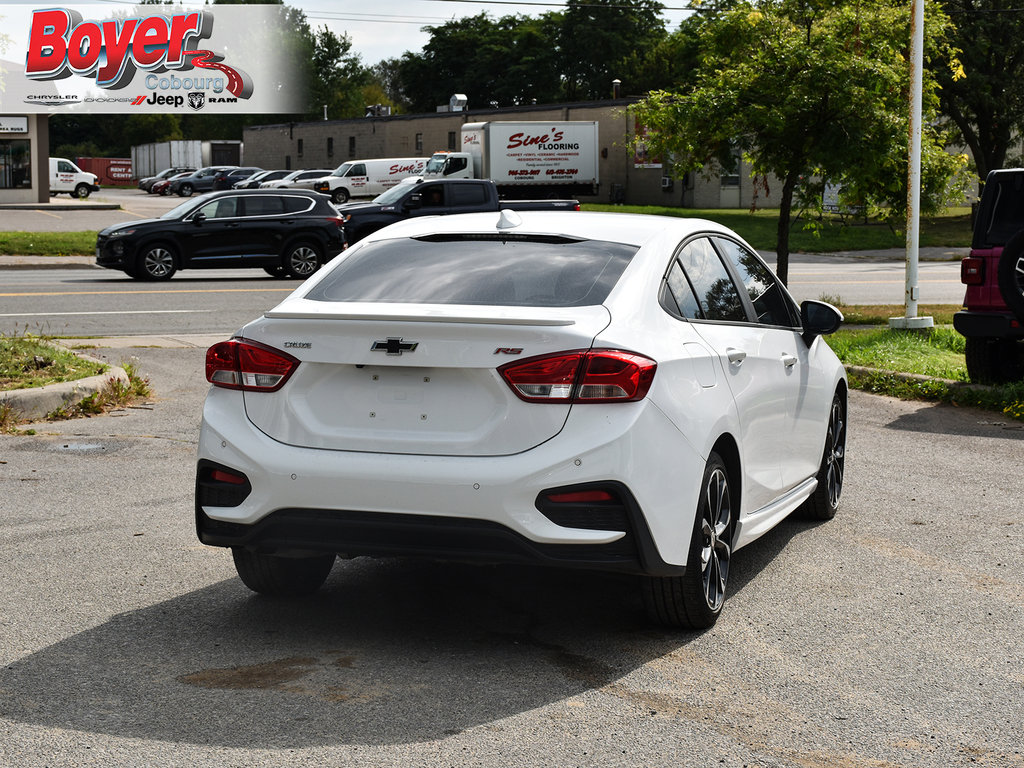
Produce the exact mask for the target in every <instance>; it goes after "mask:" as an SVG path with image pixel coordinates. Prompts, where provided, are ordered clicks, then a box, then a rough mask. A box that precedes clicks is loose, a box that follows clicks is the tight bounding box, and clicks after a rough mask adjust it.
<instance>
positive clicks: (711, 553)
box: [643, 452, 735, 629]
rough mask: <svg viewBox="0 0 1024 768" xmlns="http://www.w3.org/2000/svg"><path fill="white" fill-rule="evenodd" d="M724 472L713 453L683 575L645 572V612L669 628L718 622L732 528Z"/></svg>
mask: <svg viewBox="0 0 1024 768" xmlns="http://www.w3.org/2000/svg"><path fill="white" fill-rule="evenodd" d="M729 488H730V481H729V472H728V470H727V469H726V466H725V463H724V462H723V461H722V459H721V457H720V456H719V455H718V454H717V453H714V452H712V453H711V455H710V456H709V457H708V463H707V465H706V466H705V467H704V479H703V480H702V481H701V493H700V499H699V500H698V502H697V512H696V514H695V515H694V520H693V533H692V534H691V536H690V552H689V555H688V556H687V559H686V572H685V573H684V574H683V575H682V576H645V577H644V580H643V598H644V606H645V607H646V608H647V614H648V616H649V617H650V618H651V619H652V620H653V621H655V622H657V623H659V624H663V625H665V626H668V627H682V628H686V629H707V628H708V627H711V626H713V625H714V623H715V622H716V621H718V617H719V615H720V614H721V612H722V605H723V603H724V602H725V588H726V584H727V582H728V579H729V561H730V559H731V556H732V537H733V531H734V529H735V521H734V518H733V505H732V494H731V493H730V490H729Z"/></svg>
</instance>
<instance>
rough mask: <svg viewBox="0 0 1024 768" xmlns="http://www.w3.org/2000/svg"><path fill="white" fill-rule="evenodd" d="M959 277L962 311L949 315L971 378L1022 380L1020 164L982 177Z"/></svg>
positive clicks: (1023, 207)
mask: <svg viewBox="0 0 1024 768" xmlns="http://www.w3.org/2000/svg"><path fill="white" fill-rule="evenodd" d="M960 281H961V282H962V283H964V284H965V285H966V286H967V294H966V296H965V297H964V307H965V309H964V310H963V311H961V312H957V313H956V314H955V315H953V327H954V328H956V329H957V330H958V331H959V332H960V333H961V334H963V335H964V336H965V337H966V339H967V350H966V357H967V373H968V375H969V376H970V378H971V381H975V382H986V383H998V382H1004V381H1017V380H1019V379H1021V378H1024V351H1022V347H1024V345H1022V344H1021V340H1022V339H1024V168H1007V169H1005V170H999V171H992V172H991V173H989V175H988V177H987V178H986V179H985V188H984V190H983V192H982V195H981V202H980V204H979V205H978V210H977V215H976V216H975V221H974V238H973V240H972V242H971V253H970V255H969V256H968V257H967V258H966V259H964V260H963V261H962V262H961V263H960Z"/></svg>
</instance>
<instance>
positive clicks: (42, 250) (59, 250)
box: [0, 232, 96, 256]
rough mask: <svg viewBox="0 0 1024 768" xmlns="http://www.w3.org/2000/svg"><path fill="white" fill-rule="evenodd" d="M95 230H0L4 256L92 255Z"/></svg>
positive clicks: (94, 249)
mask: <svg viewBox="0 0 1024 768" xmlns="http://www.w3.org/2000/svg"><path fill="white" fill-rule="evenodd" d="M95 253H96V233H95V232H0V254H2V255H4V256H92V255H93V254H95Z"/></svg>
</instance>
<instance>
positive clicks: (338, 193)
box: [331, 187, 348, 204]
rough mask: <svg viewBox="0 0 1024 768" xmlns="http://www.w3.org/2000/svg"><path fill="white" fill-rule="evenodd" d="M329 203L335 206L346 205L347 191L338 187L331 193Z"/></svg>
mask: <svg viewBox="0 0 1024 768" xmlns="http://www.w3.org/2000/svg"><path fill="white" fill-rule="evenodd" d="M331 202H333V203H335V204H340V203H347V202H348V190H347V189H344V188H343V187H338V188H337V189H336V190H334V191H333V192H332V193H331Z"/></svg>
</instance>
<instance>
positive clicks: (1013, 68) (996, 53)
mask: <svg viewBox="0 0 1024 768" xmlns="http://www.w3.org/2000/svg"><path fill="white" fill-rule="evenodd" d="M941 3H942V7H943V8H944V9H945V10H946V12H947V13H948V14H949V17H950V19H951V20H952V22H953V24H954V29H953V31H952V37H951V39H952V44H953V45H954V46H955V47H956V48H958V49H959V53H958V59H959V61H960V63H961V64H962V69H960V68H953V69H951V68H950V67H948V66H946V65H945V62H942V61H938V62H934V63H933V66H932V71H933V72H934V74H935V78H936V79H937V80H938V82H939V84H940V85H941V87H942V90H941V91H940V97H941V101H942V111H943V113H944V114H945V115H947V116H948V117H949V118H950V120H952V121H953V123H954V124H955V125H956V127H957V129H958V130H959V131H960V135H961V137H962V138H963V141H964V143H965V144H966V145H967V146H968V147H969V148H970V150H971V153H972V154H973V155H974V162H975V166H976V169H977V172H978V177H979V179H980V180H982V181H984V179H985V177H986V176H987V175H988V172H989V171H991V170H995V169H997V168H1003V167H1005V166H1006V165H1007V164H1014V163H1017V162H1020V158H1019V157H1014V156H1011V150H1012V149H1013V147H1014V144H1015V137H1019V136H1020V134H1021V132H1022V131H1024V50H1022V48H1021V39H1022V37H1024V13H1021V12H1020V10H1019V4H1018V3H1015V2H1007V0H941Z"/></svg>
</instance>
